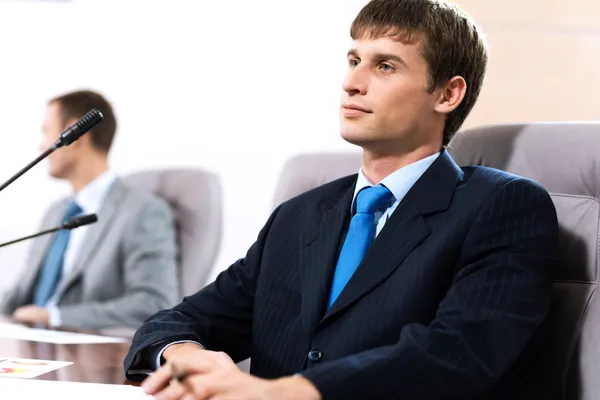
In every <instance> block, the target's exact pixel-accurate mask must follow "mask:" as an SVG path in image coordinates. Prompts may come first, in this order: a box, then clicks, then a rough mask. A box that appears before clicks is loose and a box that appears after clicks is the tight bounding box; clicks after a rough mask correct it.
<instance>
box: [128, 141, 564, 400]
mask: <svg viewBox="0 0 600 400" xmlns="http://www.w3.org/2000/svg"><path fill="white" fill-rule="evenodd" d="M355 182H356V176H350V177H346V178H342V179H339V180H337V181H334V182H332V183H329V184H326V185H324V186H321V187H319V188H317V189H315V190H312V191H310V192H307V193H305V194H302V195H300V196H298V197H296V198H294V199H292V200H289V201H288V202H286V203H284V204H282V205H281V206H280V207H278V209H277V210H275V212H274V213H273V214H272V215H271V217H270V219H269V220H268V222H267V224H266V226H265V227H264V228H263V229H262V231H261V232H260V234H259V236H258V239H257V241H256V242H255V243H254V245H253V246H252V247H251V248H250V250H249V251H248V253H247V255H246V257H245V258H244V259H242V260H240V261H238V262H236V263H235V264H233V265H232V266H231V267H230V268H229V269H227V270H226V271H224V272H223V273H221V274H220V275H219V276H218V278H217V279H216V281H215V282H214V283H213V284H211V285H209V286H208V287H206V288H205V289H203V290H201V291H199V292H198V293H196V294H195V295H193V296H190V297H187V298H186V299H185V300H184V301H183V302H182V303H181V304H179V305H178V306H176V307H175V308H174V309H172V310H167V311H162V312H160V313H158V314H156V315H155V316H154V317H152V318H150V319H149V320H148V321H146V323H145V324H144V325H143V326H142V327H141V328H140V329H139V330H138V332H137V333H136V336H135V338H134V340H133V345H132V348H131V351H130V353H129V355H128V356H127V358H126V360H125V370H126V371H129V370H130V369H139V368H144V367H149V368H151V367H153V366H152V365H147V364H146V365H145V363H146V357H145V354H149V353H151V352H152V351H153V350H155V349H156V348H157V347H158V346H161V345H163V344H165V343H168V342H170V341H174V340H178V339H192V340H197V341H199V342H201V343H202V344H204V345H205V346H206V347H207V348H208V349H210V350H221V351H225V352H227V353H228V354H229V355H231V356H232V358H233V359H234V360H235V361H239V360H242V359H245V358H247V357H250V356H251V357H252V367H251V372H252V373H253V374H255V375H258V376H261V377H266V378H274V377H280V376H285V375H291V374H294V373H298V372H300V373H302V374H303V375H304V376H305V377H307V378H308V379H310V380H311V381H312V382H313V383H314V384H315V385H316V387H317V388H318V389H319V390H320V392H321V394H322V396H323V398H324V399H396V398H398V399H442V398H456V399H471V398H481V399H494V398H502V399H508V398H510V399H514V398H532V397H531V394H532V393H533V392H531V390H532V388H534V387H535V384H536V374H535V372H536V368H535V366H536V364H535V362H536V355H537V354H539V351H540V348H541V346H542V344H543V340H542V339H543V338H542V336H541V333H542V332H543V330H542V329H541V328H540V327H541V325H542V323H543V321H544V320H545V317H546V314H547V311H548V308H549V305H550V300H551V292H552V271H553V267H554V264H555V261H556V259H557V255H556V252H557V246H558V223H557V219H556V212H555V209H554V206H553V203H552V201H551V199H550V197H549V195H548V194H547V192H546V191H545V190H544V189H543V188H541V187H540V186H539V185H537V184H536V183H534V182H532V181H530V180H527V179H524V178H521V177H517V176H515V175H510V174H507V173H504V172H501V171H498V170H493V169H489V168H483V167H465V168H463V169H461V168H459V167H458V166H457V165H456V164H455V163H454V161H453V160H452V159H451V158H450V156H449V155H448V153H447V152H445V151H443V152H442V154H441V156H440V157H439V158H438V159H437V160H436V161H435V162H434V164H433V165H432V166H431V167H430V168H429V169H428V170H427V172H425V174H424V175H423V176H422V177H421V179H420V180H419V181H417V183H416V184H415V185H414V186H413V188H412V189H411V190H410V192H409V193H408V194H407V195H406V196H405V198H404V199H403V201H402V202H401V203H400V204H399V206H398V208H397V209H396V210H395V212H394V214H393V215H392V216H391V217H390V219H389V220H388V222H387V223H386V225H385V226H384V228H383V230H382V231H381V233H380V234H379V236H378V237H377V238H376V240H375V241H374V243H373V245H372V247H371V248H370V249H369V251H368V253H367V254H366V256H365V258H364V260H363V262H362V263H361V265H360V266H359V267H358V269H357V271H356V273H355V274H354V275H353V277H352V278H351V280H350V282H349V283H348V284H347V286H346V287H345V288H344V290H343V291H342V293H341V294H340V296H339V297H338V299H337V301H336V303H335V304H334V305H333V307H332V308H331V309H330V310H329V311H328V312H326V304H327V297H328V294H329V287H330V284H331V280H332V276H333V270H334V267H335V264H336V259H337V257H338V254H339V250H340V247H341V240H342V238H343V237H344V234H345V232H346V230H347V227H348V224H349V218H350V216H349V210H350V202H351V200H352V194H353V188H354V184H355ZM311 350H315V351H312V352H311ZM309 354H310V356H309ZM128 378H130V379H136V378H138V379H139V378H141V377H139V376H135V375H133V374H132V373H129V372H128Z"/></svg>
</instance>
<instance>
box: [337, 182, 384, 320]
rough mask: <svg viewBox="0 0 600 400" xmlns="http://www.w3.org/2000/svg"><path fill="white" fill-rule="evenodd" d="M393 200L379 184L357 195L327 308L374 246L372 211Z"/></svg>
mask: <svg viewBox="0 0 600 400" xmlns="http://www.w3.org/2000/svg"><path fill="white" fill-rule="evenodd" d="M393 197H394V195H393V194H392V192H390V190H389V189H388V188H387V187H385V186H381V185H380V186H371V187H366V188H364V189H362V190H361V191H360V192H359V193H358V196H357V197H356V213H355V214H354V216H353V217H352V220H351V221H350V227H349V228H348V235H347V236H346V240H345V241H344V247H342V252H341V253H340V257H339V259H338V262H337V266H336V268H335V273H334V275H333V283H332V285H331V294H330V296H329V304H328V306H327V309H329V308H331V306H332V305H333V303H334V302H335V300H336V299H337V298H338V296H339V295H340V293H341V292H342V290H343V289H344V287H345V286H346V284H347V283H348V281H349V280H350V278H351V277H352V275H353V274H354V271H356V269H357V268H358V266H359V264H360V262H361V261H362V259H363V258H364V256H365V254H366V253H367V250H368V249H369V247H371V243H373V238H374V237H375V212H376V211H377V210H378V209H379V208H381V207H382V206H383V205H384V204H386V203H387V202H389V201H390V200H391V199H392V198H393Z"/></svg>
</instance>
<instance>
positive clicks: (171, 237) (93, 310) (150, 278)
mask: <svg viewBox="0 0 600 400" xmlns="http://www.w3.org/2000/svg"><path fill="white" fill-rule="evenodd" d="M175 249H176V245H175V233H174V228H173V221H172V218H171V213H170V210H169V208H168V206H167V205H166V204H164V203H163V202H158V201H150V202H147V203H146V204H145V205H144V206H142V208H141V209H140V211H139V212H138V213H137V215H136V216H135V217H134V218H133V219H132V221H131V224H130V226H129V228H128V230H127V232H126V234H125V237H124V242H123V248H122V253H123V257H124V260H123V281H124V285H125V287H126V290H125V294H124V295H123V296H121V297H119V298H116V299H111V300H110V301H105V302H84V303H79V304H76V305H65V306H59V308H58V309H59V311H60V316H61V320H62V324H63V325H65V326H75V327H78V326H85V327H87V328H90V329H100V328H110V327H132V328H137V327H139V326H140V325H141V324H142V323H143V322H144V320H145V319H147V318H148V317H150V316H151V315H152V314H155V313H156V312H158V311H160V310H163V309H166V308H168V307H172V306H173V305H174V304H176V302H177V299H176V297H177V274H176V250H175Z"/></svg>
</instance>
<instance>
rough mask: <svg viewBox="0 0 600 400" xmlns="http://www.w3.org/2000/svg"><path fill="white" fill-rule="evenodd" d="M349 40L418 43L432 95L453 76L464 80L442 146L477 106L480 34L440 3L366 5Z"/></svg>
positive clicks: (392, 0)
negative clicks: (463, 89) (464, 86)
mask: <svg viewBox="0 0 600 400" xmlns="http://www.w3.org/2000/svg"><path fill="white" fill-rule="evenodd" d="M350 36H351V37H352V39H354V40H358V39H364V38H373V39H374V38H380V37H392V38H395V39H397V40H400V41H402V42H409V41H413V40H415V39H417V38H419V37H422V38H423V44H422V48H421V52H422V55H423V59H424V60H425V61H426V62H427V64H428V67H429V81H430V88H429V90H430V91H431V92H433V91H434V90H435V89H437V88H441V87H442V86H443V85H444V84H446V83H447V82H448V80H449V79H451V78H452V77H454V76H457V75H460V76H462V77H463V78H464V79H465V81H466V82H467V91H466V93H465V98H464V99H463V101H462V103H461V104H460V105H459V106H458V107H457V108H456V110H454V111H453V112H452V113H450V114H449V115H448V118H447V120H446V124H445V126H444V136H443V145H444V146H446V145H447V144H448V142H450V139H452V137H453V136H454V134H455V133H456V132H457V131H458V130H459V129H460V127H461V125H462V124H463V122H464V121H465V119H466V118H467V115H469V113H470V112H471V109H472V108H473V106H474V105H475V102H476V101H477V97H478V96H479V92H480V91H481V86H482V84H483V77H484V75H485V70H486V65H487V60H488V55H487V49H486V45H485V43H484V41H483V38H482V37H481V32H480V31H479V30H478V28H477V26H476V24H475V23H474V21H473V20H472V19H471V17H469V16H468V15H467V14H466V13H465V12H464V11H462V10H461V9H460V8H459V7H458V6H457V5H455V4H453V3H449V2H446V1H444V0H371V1H370V2H369V3H368V4H367V5H366V6H365V7H364V8H363V9H362V10H361V11H360V13H359V14H358V15H357V16H356V18H355V19H354V22H353V23H352V27H351V29H350Z"/></svg>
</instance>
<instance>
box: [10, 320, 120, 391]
mask: <svg viewBox="0 0 600 400" xmlns="http://www.w3.org/2000/svg"><path fill="white" fill-rule="evenodd" d="M0 322H10V321H9V320H7V319H6V318H2V317H0ZM69 331H70V332H81V331H73V330H69ZM84 333H93V334H102V332H84ZM130 334H131V333H129V334H128V335H127V336H128V337H130ZM129 346H130V343H129V342H127V343H109V344H105V343H102V344H52V343H38V342H29V341H24V340H15V339H5V338H0V357H18V358H34V359H39V360H52V361H70V362H72V363H73V364H71V365H69V366H67V367H64V368H59V369H58V370H56V371H52V372H49V373H47V374H43V375H40V376H39V377H37V378H35V379H44V380H53V381H69V382H89V383H112V384H122V383H130V382H126V381H125V373H124V371H123V360H124V359H125V356H126V355H127V352H128V350H129Z"/></svg>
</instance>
